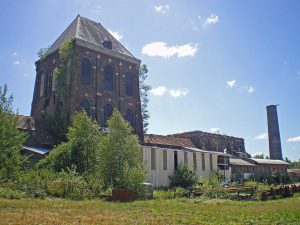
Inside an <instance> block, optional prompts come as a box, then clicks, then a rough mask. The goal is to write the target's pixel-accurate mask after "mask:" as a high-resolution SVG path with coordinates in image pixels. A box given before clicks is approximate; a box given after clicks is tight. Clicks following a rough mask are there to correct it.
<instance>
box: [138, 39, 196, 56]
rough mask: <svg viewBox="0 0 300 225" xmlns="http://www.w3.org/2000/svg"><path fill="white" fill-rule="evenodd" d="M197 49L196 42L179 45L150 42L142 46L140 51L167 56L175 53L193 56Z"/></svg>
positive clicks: (151, 54) (146, 53)
mask: <svg viewBox="0 0 300 225" xmlns="http://www.w3.org/2000/svg"><path fill="white" fill-rule="evenodd" d="M197 50H198V45H197V44H191V43H189V44H185V45H180V46H176V45H175V46H167V44H166V43H164V42H152V43H149V44H146V45H145V46H144V47H143V49H142V53H143V54H144V55H148V56H160V57H163V58H169V57H171V56H175V55H177V57H186V56H194V55H195V53H196V52H197Z"/></svg>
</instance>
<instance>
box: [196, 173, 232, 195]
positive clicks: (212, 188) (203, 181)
mask: <svg viewBox="0 0 300 225" xmlns="http://www.w3.org/2000/svg"><path fill="white" fill-rule="evenodd" d="M222 182H223V176H222V173H221V172H220V171H219V170H217V171H213V172H212V173H211V174H210V175H209V177H201V178H200V179H199V183H200V186H198V187H197V188H198V189H200V190H201V192H203V196H204V197H207V198H228V197H229V194H228V193H227V192H226V191H225V190H224V189H223V187H222Z"/></svg>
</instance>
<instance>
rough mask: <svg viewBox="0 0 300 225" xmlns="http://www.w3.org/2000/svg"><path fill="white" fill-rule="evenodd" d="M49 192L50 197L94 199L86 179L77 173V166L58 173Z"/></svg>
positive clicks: (49, 186)
mask: <svg viewBox="0 0 300 225" xmlns="http://www.w3.org/2000/svg"><path fill="white" fill-rule="evenodd" d="M47 192H48V194H49V195H53V196H56V197H62V198H70V199H74V200H82V199H90V198H91V197H92V191H91V190H90V189H89V187H88V184H87V182H86V181H85V180H84V178H83V177H82V176H79V174H78V173H77V172H76V167H75V166H72V167H71V168H68V170H67V171H64V170H63V171H62V172H60V173H58V174H57V177H56V179H54V180H53V182H51V183H49V184H48V187H47Z"/></svg>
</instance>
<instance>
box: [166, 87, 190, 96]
mask: <svg viewBox="0 0 300 225" xmlns="http://www.w3.org/2000/svg"><path fill="white" fill-rule="evenodd" d="M169 93H170V95H171V96H172V97H174V98H177V97H180V96H186V95H187V94H188V93H189V90H188V89H186V88H184V89H170V90H169Z"/></svg>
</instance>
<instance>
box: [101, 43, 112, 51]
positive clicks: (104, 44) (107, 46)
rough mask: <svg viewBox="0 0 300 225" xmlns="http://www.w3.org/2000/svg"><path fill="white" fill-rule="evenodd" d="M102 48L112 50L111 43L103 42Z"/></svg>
mask: <svg viewBox="0 0 300 225" xmlns="http://www.w3.org/2000/svg"><path fill="white" fill-rule="evenodd" d="M103 47H104V48H107V49H110V50H112V43H111V41H104V42H103Z"/></svg>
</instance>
